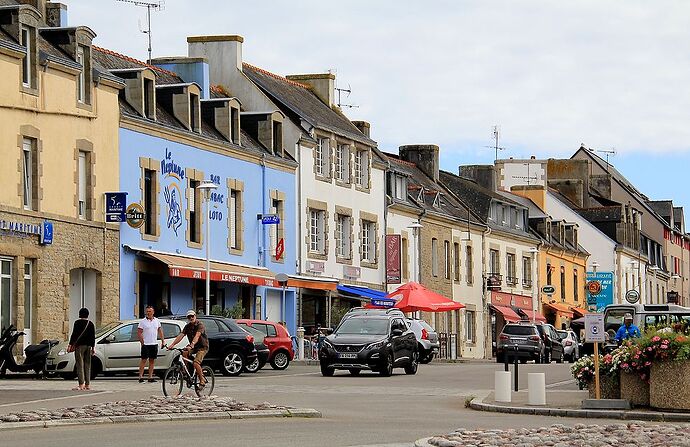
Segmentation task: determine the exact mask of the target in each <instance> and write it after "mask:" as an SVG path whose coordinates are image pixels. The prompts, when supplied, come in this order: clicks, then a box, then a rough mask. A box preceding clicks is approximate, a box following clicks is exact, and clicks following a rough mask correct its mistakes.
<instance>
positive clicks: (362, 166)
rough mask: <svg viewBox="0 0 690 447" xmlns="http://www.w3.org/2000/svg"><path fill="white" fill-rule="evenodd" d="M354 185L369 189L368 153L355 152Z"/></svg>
mask: <svg viewBox="0 0 690 447" xmlns="http://www.w3.org/2000/svg"><path fill="white" fill-rule="evenodd" d="M355 183H356V185H357V186H359V187H361V188H368V187H369V151H357V152H355Z"/></svg>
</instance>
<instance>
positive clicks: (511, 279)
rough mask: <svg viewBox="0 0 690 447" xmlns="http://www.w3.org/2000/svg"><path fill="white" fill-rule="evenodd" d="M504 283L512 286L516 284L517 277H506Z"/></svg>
mask: <svg viewBox="0 0 690 447" xmlns="http://www.w3.org/2000/svg"><path fill="white" fill-rule="evenodd" d="M506 283H507V284H509V285H511V286H514V285H516V284H517V283H518V278H517V276H506Z"/></svg>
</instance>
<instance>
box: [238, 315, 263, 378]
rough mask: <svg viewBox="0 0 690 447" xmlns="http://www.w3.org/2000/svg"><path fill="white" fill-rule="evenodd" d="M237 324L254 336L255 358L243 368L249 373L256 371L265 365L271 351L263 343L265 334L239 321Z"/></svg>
mask: <svg viewBox="0 0 690 447" xmlns="http://www.w3.org/2000/svg"><path fill="white" fill-rule="evenodd" d="M237 325H238V326H239V327H241V328H242V329H244V330H245V331H246V332H248V333H249V334H251V335H253V336H254V347H255V348H256V359H254V361H253V362H252V363H251V364H249V365H245V366H244V370H245V371H247V372H250V373H255V372H258V371H259V370H260V369H261V368H263V367H264V366H265V365H266V363H267V362H268V357H269V355H270V353H271V351H270V350H269V349H268V346H266V344H265V343H264V337H265V335H266V334H264V333H263V332H261V331H259V330H257V329H254V328H253V327H251V326H243V325H241V324H239V323H238V324H237Z"/></svg>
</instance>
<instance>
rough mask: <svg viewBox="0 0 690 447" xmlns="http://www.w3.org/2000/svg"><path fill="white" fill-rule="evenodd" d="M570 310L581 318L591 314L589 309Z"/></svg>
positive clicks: (575, 308)
mask: <svg viewBox="0 0 690 447" xmlns="http://www.w3.org/2000/svg"><path fill="white" fill-rule="evenodd" d="M570 310H572V311H573V312H574V313H575V315H578V316H580V317H584V316H585V315H587V314H588V313H590V312H589V311H588V310H587V309H583V308H581V307H571V308H570Z"/></svg>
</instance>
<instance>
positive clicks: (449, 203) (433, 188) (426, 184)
mask: <svg viewBox="0 0 690 447" xmlns="http://www.w3.org/2000/svg"><path fill="white" fill-rule="evenodd" d="M383 156H384V157H385V158H386V159H387V160H388V161H389V162H390V169H391V170H392V171H395V172H398V173H401V174H403V175H405V176H406V177H407V179H408V182H407V185H408V187H407V200H408V202H407V204H408V205H413V206H416V207H417V208H419V209H420V210H425V211H426V212H428V213H436V214H442V215H445V216H446V217H449V218H452V219H455V220H459V221H463V222H467V216H468V213H467V206H466V205H465V204H463V203H462V202H460V201H459V200H457V199H456V198H455V197H453V196H452V195H451V194H449V193H448V191H446V190H445V188H444V187H443V185H440V184H438V183H436V182H434V181H433V179H431V178H429V176H427V175H426V174H425V173H424V172H423V171H422V170H421V169H419V168H418V167H417V166H415V164H414V163H410V162H408V161H405V160H401V159H400V158H399V157H398V156H397V155H394V154H388V153H383ZM439 194H440V196H439V197H438V200H436V199H437V195H439ZM471 210H472V209H471V208H470V211H471ZM469 219H470V223H474V224H480V225H481V224H482V222H481V221H480V220H479V219H477V217H476V216H475V215H474V214H472V213H471V212H470V214H469Z"/></svg>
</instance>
